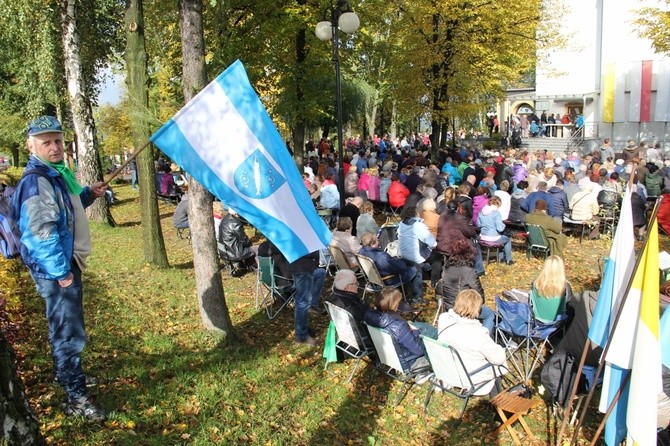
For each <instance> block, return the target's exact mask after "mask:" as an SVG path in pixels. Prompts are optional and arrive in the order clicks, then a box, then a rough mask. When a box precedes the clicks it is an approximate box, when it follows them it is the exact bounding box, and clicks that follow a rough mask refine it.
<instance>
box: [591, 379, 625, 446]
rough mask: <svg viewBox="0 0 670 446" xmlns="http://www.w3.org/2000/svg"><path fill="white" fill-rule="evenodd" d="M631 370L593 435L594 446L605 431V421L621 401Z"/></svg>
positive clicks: (592, 442)
mask: <svg viewBox="0 0 670 446" xmlns="http://www.w3.org/2000/svg"><path fill="white" fill-rule="evenodd" d="M630 375H631V373H630V371H629V372H628V373H626V377H625V378H624V379H623V381H621V386H619V390H617V393H616V395H614V399H612V402H611V403H610V405H609V407H607V412H605V416H604V417H603V420H602V421H601V422H600V425H598V430H597V431H596V433H595V435H594V436H593V440H591V445H590V446H594V445H595V444H596V441H598V438H599V437H600V434H601V433H602V431H603V428H604V427H605V423H606V422H607V419H608V418H609V416H610V414H611V413H612V411H613V410H614V406H615V405H616V403H617V402H618V401H619V398H621V394H622V393H623V389H624V387H626V384H628V380H629V379H630Z"/></svg>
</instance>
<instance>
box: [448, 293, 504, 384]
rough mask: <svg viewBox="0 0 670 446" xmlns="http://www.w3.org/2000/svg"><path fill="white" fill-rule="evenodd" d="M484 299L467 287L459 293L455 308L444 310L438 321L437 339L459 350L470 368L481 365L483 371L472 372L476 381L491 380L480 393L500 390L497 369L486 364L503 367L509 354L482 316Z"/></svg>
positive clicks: (465, 364) (476, 367)
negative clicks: (496, 385) (482, 319)
mask: <svg viewBox="0 0 670 446" xmlns="http://www.w3.org/2000/svg"><path fill="white" fill-rule="evenodd" d="M483 302H484V299H482V296H481V294H479V293H478V292H477V291H475V290H471V289H466V290H463V291H461V292H460V293H458V295H457V296H456V302H455V304H454V308H452V309H450V310H449V311H447V312H446V313H442V314H441V315H440V318H439V319H438V321H437V331H438V334H437V339H438V340H439V341H442V342H446V343H447V344H449V345H450V346H451V347H453V348H454V349H456V351H458V353H459V355H460V356H461V359H462V360H463V365H464V366H465V368H466V370H477V369H480V368H481V371H480V372H478V373H475V374H474V375H472V382H473V384H479V383H482V382H486V381H490V383H488V384H486V385H484V386H483V387H482V388H481V389H480V390H479V391H478V392H477V393H476V395H485V394H487V393H490V394H495V393H497V390H498V389H497V388H495V387H494V380H493V378H494V377H495V374H494V371H493V369H492V368H491V367H483V366H485V365H487V364H489V363H490V364H493V365H495V366H503V365H504V364H505V362H506V361H505V359H506V356H507V355H506V354H505V349H504V347H502V346H501V345H498V344H497V343H496V342H495V341H494V340H493V339H492V338H491V336H490V335H489V331H488V330H487V329H486V328H485V327H484V326H483V325H482V323H481V322H480V321H479V319H478V318H479V315H480V312H481V309H482V304H483Z"/></svg>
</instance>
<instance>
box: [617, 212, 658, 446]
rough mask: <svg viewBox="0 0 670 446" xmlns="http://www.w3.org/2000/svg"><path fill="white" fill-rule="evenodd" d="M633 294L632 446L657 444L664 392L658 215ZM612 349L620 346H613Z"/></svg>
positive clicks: (636, 273)
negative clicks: (635, 308) (635, 313)
mask: <svg viewBox="0 0 670 446" xmlns="http://www.w3.org/2000/svg"><path fill="white" fill-rule="evenodd" d="M647 237H648V240H647V243H646V246H645V249H644V252H643V253H642V259H641V260H640V264H639V266H638V269H637V271H636V272H635V278H634V279H633V284H632V286H631V290H630V293H631V294H636V295H639V296H640V297H639V299H640V310H639V311H638V323H637V326H636V327H635V331H634V334H633V339H634V344H633V351H632V370H631V378H630V395H629V399H628V413H627V415H626V425H627V426H628V436H629V438H630V439H632V442H631V443H630V444H632V445H647V444H650V445H653V444H656V419H657V414H658V412H657V401H658V400H657V397H658V394H659V392H660V391H661V344H660V341H659V276H660V273H659V269H658V263H659V262H658V222H657V220H656V218H654V219H653V220H652V222H651V227H650V228H649V235H648V236H647ZM629 298H630V296H629ZM611 348H616V345H612V346H611Z"/></svg>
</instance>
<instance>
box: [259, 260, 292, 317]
mask: <svg viewBox="0 0 670 446" xmlns="http://www.w3.org/2000/svg"><path fill="white" fill-rule="evenodd" d="M256 261H257V263H258V269H257V274H256V308H265V312H266V314H267V316H268V319H270V320H272V319H274V318H275V317H277V315H278V314H279V312H280V311H281V310H283V309H284V308H285V307H286V306H288V305H290V304H292V303H293V302H294V300H295V295H296V290H295V287H294V286H293V278H292V277H291V278H288V277H284V276H281V275H279V274H276V273H275V272H274V262H273V261H272V258H271V257H261V256H257V257H256ZM277 279H281V280H287V281H289V282H290V283H291V285H288V286H285V287H279V286H277ZM262 292H264V296H263V298H262V299H261V298H260V296H261V293H262Z"/></svg>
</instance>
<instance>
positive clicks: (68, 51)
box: [60, 0, 114, 225]
mask: <svg viewBox="0 0 670 446" xmlns="http://www.w3.org/2000/svg"><path fill="white" fill-rule="evenodd" d="M76 3H77V2H76V0H65V1H63V2H62V3H61V4H60V6H61V26H62V32H63V35H62V37H63V54H64V59H65V60H64V63H65V76H66V79H67V89H68V93H69V98H70V106H71V109H72V122H73V124H74V130H75V133H76V141H77V154H78V161H79V166H78V167H79V171H80V172H81V173H82V178H83V181H84V183H86V184H93V183H95V182H96V181H101V180H102V165H101V163H100V156H99V152H98V139H97V136H96V129H95V120H94V119H93V109H92V107H91V101H90V98H89V96H88V94H87V88H86V82H87V80H86V79H85V78H84V66H83V63H82V58H81V41H80V38H79V31H78V30H77V8H76ZM86 212H87V214H88V217H89V218H90V219H91V220H93V221H98V222H106V223H108V224H110V225H113V224H114V220H113V219H112V214H111V212H110V211H109V207H108V205H107V201H106V200H95V202H94V203H93V204H92V205H91V206H89V207H88V208H87V210H86Z"/></svg>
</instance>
